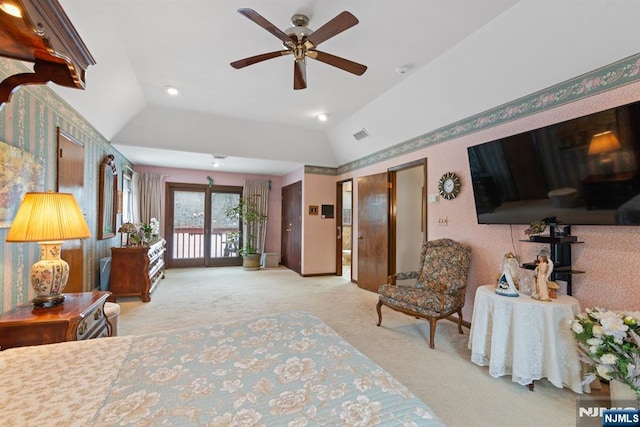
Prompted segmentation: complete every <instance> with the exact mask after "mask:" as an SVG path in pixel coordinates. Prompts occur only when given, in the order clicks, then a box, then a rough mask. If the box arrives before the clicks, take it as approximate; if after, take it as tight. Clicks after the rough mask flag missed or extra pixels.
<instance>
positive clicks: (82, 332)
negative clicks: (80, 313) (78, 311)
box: [76, 305, 109, 341]
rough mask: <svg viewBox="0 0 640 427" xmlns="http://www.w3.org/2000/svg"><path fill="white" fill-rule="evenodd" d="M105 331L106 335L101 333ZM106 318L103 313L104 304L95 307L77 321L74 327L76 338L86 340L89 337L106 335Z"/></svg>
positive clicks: (107, 332) (107, 333)
mask: <svg viewBox="0 0 640 427" xmlns="http://www.w3.org/2000/svg"><path fill="white" fill-rule="evenodd" d="M105 332H106V335H103V333H105ZM108 335H109V331H108V329H107V320H106V317H105V314H104V305H100V306H98V307H96V308H95V309H94V310H93V311H91V312H90V313H89V314H88V315H87V316H85V317H84V318H83V319H82V320H80V322H79V323H78V328H77V329H76V339H77V340H78V341H79V340H86V339H90V338H98V337H102V336H108Z"/></svg>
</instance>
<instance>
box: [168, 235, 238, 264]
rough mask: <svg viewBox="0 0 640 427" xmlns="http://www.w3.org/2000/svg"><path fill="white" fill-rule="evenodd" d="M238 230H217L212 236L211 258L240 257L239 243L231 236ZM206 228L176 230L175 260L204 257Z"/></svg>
mask: <svg viewBox="0 0 640 427" xmlns="http://www.w3.org/2000/svg"><path fill="white" fill-rule="evenodd" d="M237 232H238V229H237V228H235V229H234V228H216V229H214V230H213V232H212V233H211V235H210V248H211V249H210V250H211V254H210V257H211V258H222V257H234V256H238V243H237V240H236V239H234V238H233V237H232V236H231V234H232V233H237ZM204 242H205V234H204V228H198V227H193V228H186V227H182V228H176V229H175V230H174V232H173V254H172V256H173V259H190V258H203V257H204V255H205V254H204Z"/></svg>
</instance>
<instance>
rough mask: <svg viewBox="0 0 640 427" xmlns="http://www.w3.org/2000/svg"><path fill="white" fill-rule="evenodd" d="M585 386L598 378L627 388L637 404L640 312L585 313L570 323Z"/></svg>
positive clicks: (595, 309)
mask: <svg viewBox="0 0 640 427" xmlns="http://www.w3.org/2000/svg"><path fill="white" fill-rule="evenodd" d="M571 330H572V331H573V335H574V337H575V339H576V341H577V343H578V352H579V355H580V359H581V360H583V361H584V362H586V363H588V364H589V365H590V368H589V371H588V372H587V374H586V375H585V378H584V382H585V383H586V384H588V383H590V382H591V381H593V380H595V379H596V378H600V379H603V380H607V381H611V380H618V381H620V382H622V383H624V384H626V385H628V386H629V387H630V388H631V389H632V390H633V391H634V393H635V395H636V399H637V400H638V401H640V335H639V334H640V311H629V312H622V311H612V310H601V309H599V308H593V309H587V310H586V313H583V314H580V315H579V316H577V317H576V318H575V319H574V320H573V322H572V323H571Z"/></svg>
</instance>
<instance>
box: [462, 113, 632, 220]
mask: <svg viewBox="0 0 640 427" xmlns="http://www.w3.org/2000/svg"><path fill="white" fill-rule="evenodd" d="M467 152H468V155H469V165H470V167H471V179H472V184H473V193H474V198H475V205H476V214H477V217H478V223H479V224H530V223H531V222H533V221H537V220H542V219H544V218H549V217H555V218H556V221H557V222H558V223H559V224H566V225H640V174H639V171H638V165H639V164H640V102H636V103H633V104H628V105H623V106H620V107H617V108H613V109H610V110H605V111H601V112H598V113H594V114H590V115H588V116H584V117H580V118H577V119H573V120H569V121H566V122H562V123H557V124H554V125H551V126H546V127H544V128H540V129H536V130H533V131H530V132H524V133H521V134H517V135H512V136H509V137H506V138H502V139H499V140H495V141H491V142H487V143H484V144H480V145H476V146H473V147H469V148H468V149H467Z"/></svg>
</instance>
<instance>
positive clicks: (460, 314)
mask: <svg viewBox="0 0 640 427" xmlns="http://www.w3.org/2000/svg"><path fill="white" fill-rule="evenodd" d="M458 332H460V335H464V333H463V332H462V310H458Z"/></svg>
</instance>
